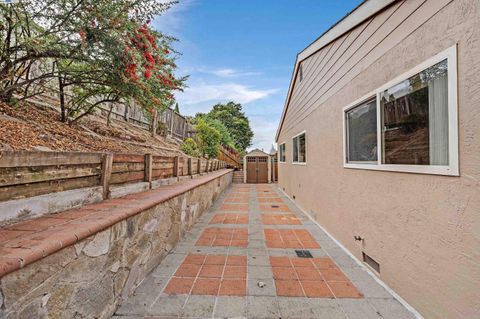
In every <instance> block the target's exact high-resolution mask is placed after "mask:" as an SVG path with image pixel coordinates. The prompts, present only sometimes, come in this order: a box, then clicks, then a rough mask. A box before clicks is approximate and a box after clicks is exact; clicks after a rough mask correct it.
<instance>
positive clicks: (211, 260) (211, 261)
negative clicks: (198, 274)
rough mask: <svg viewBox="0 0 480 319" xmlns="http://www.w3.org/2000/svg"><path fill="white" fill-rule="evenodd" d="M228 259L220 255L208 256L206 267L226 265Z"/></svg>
mask: <svg viewBox="0 0 480 319" xmlns="http://www.w3.org/2000/svg"><path fill="white" fill-rule="evenodd" d="M226 259H227V257H226V256H220V255H208V256H207V258H206V259H205V264H206V265H224V264H225V261H226Z"/></svg>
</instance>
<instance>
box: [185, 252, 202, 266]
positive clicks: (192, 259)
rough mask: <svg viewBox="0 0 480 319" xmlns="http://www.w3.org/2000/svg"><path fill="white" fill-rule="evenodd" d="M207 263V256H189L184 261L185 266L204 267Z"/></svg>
mask: <svg viewBox="0 0 480 319" xmlns="http://www.w3.org/2000/svg"><path fill="white" fill-rule="evenodd" d="M204 261H205V255H196V254H189V255H187V257H185V260H184V261H183V263H184V264H195V265H202V264H203V262H204Z"/></svg>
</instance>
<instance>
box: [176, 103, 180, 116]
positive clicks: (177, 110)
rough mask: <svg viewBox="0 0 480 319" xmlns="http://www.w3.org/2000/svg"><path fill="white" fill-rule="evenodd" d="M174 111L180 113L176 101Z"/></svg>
mask: <svg viewBox="0 0 480 319" xmlns="http://www.w3.org/2000/svg"><path fill="white" fill-rule="evenodd" d="M175 112H177V113H178V114H180V108H179V107H178V103H175Z"/></svg>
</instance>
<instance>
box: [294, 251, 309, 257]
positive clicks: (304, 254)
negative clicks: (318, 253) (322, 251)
mask: <svg viewBox="0 0 480 319" xmlns="http://www.w3.org/2000/svg"><path fill="white" fill-rule="evenodd" d="M295 253H296V254H297V256H298V257H300V258H313V256H312V254H311V253H310V252H309V251H308V250H295Z"/></svg>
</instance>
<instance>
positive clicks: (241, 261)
mask: <svg viewBox="0 0 480 319" xmlns="http://www.w3.org/2000/svg"><path fill="white" fill-rule="evenodd" d="M227 265H231V266H246V265H247V256H228V257H227Z"/></svg>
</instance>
